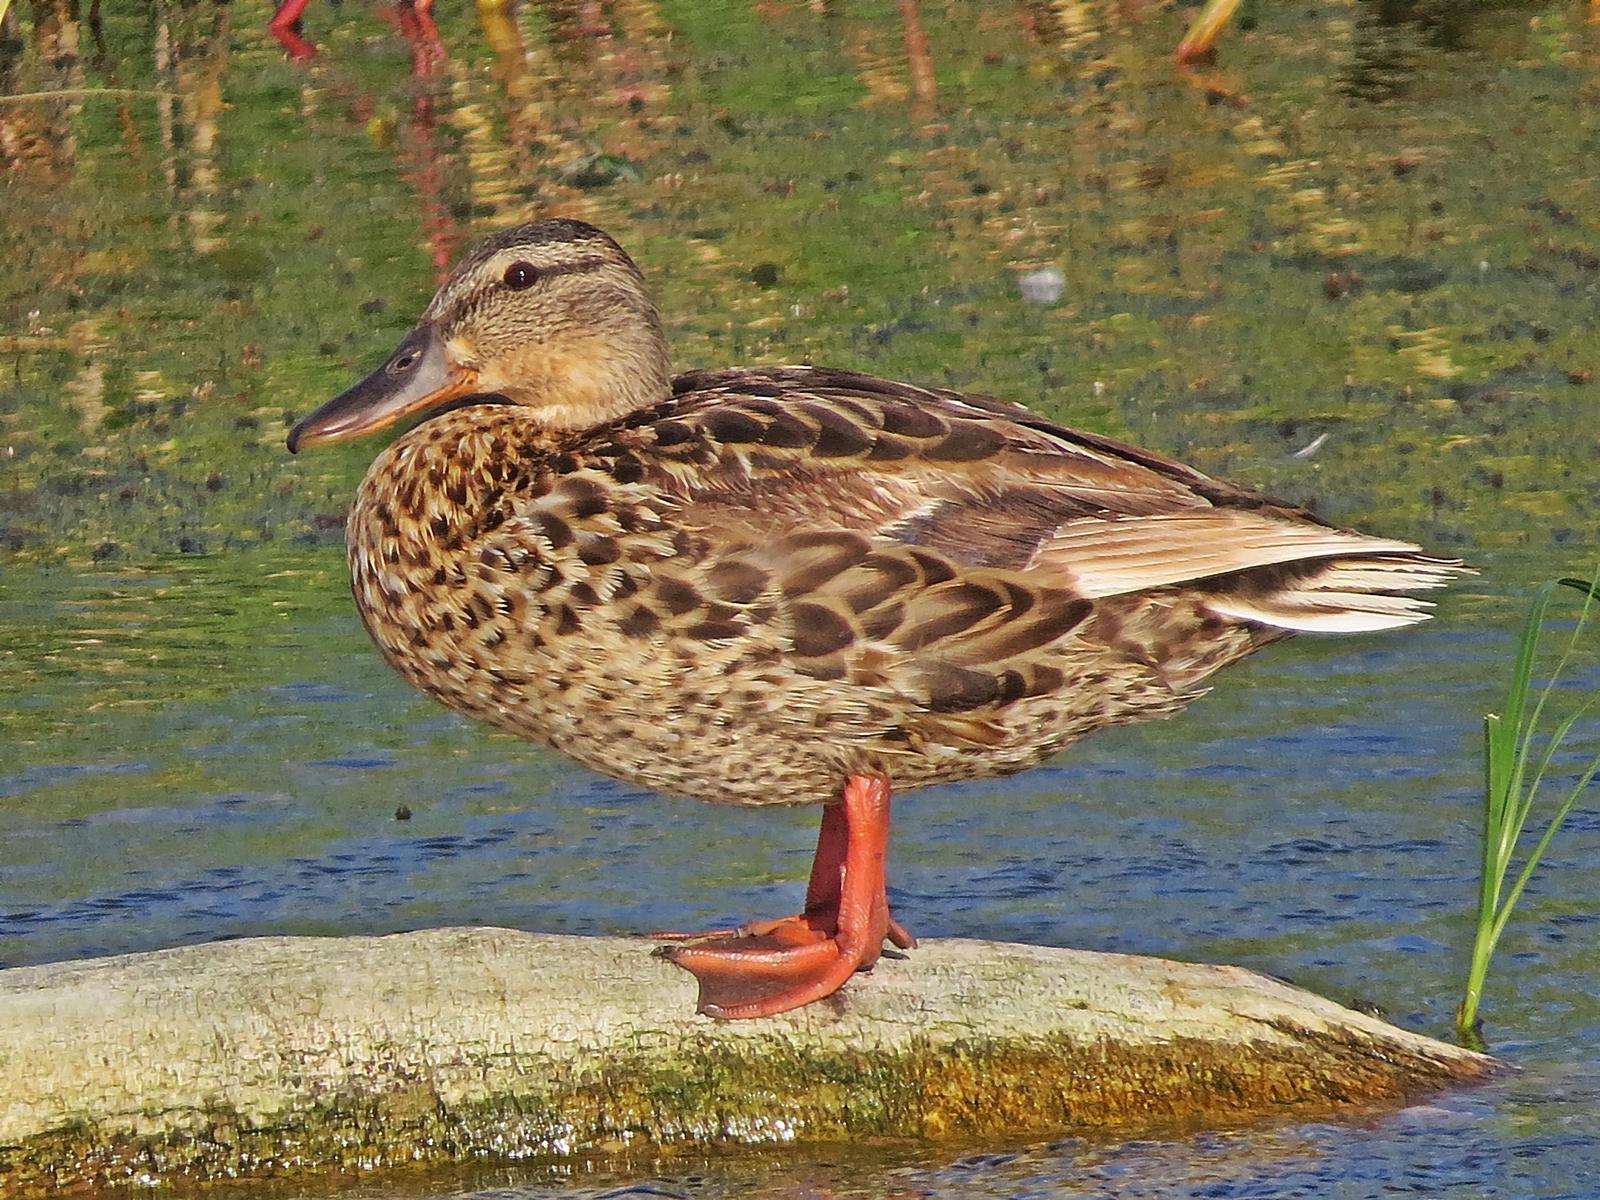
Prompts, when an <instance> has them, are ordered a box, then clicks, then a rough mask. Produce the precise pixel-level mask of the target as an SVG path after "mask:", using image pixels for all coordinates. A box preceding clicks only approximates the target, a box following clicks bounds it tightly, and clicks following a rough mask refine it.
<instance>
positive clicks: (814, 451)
mask: <svg viewBox="0 0 1600 1200" xmlns="http://www.w3.org/2000/svg"><path fill="white" fill-rule="evenodd" d="M591 446H592V447H593V448H595V449H596V450H597V451H598V452H600V453H602V454H605V455H607V456H609V458H610V459H611V462H612V464H613V470H615V469H616V467H617V465H618V464H620V467H621V471H622V476H623V477H627V478H632V477H635V476H637V477H644V476H648V477H649V481H650V483H652V484H653V485H655V487H656V488H658V489H660V491H661V492H662V493H663V494H664V495H667V496H670V497H671V498H672V500H673V502H674V512H673V514H672V520H673V523H674V525H675V526H676V527H677V528H679V529H681V530H684V531H687V532H689V533H691V534H697V535H699V536H700V537H701V538H702V539H705V545H706V547H707V550H708V551H710V552H716V548H718V547H721V548H723V550H725V551H728V552H732V551H734V550H735V549H736V548H739V553H740V554H742V555H745V556H746V557H750V556H752V555H753V561H755V562H757V563H758V564H760V565H762V567H763V569H766V568H768V567H774V568H777V569H779V570H780V571H781V572H782V574H783V576H784V579H785V593H786V594H787V595H790V596H799V595H803V594H805V593H806V592H808V591H814V590H818V589H822V590H825V591H826V590H828V588H829V584H830V582H831V581H834V580H836V579H837V578H838V576H839V575H841V574H843V573H844V572H845V571H846V570H849V569H851V568H853V567H855V566H857V565H859V562H860V561H861V560H863V559H864V558H865V557H866V556H868V555H869V554H870V555H875V556H876V559H875V561H880V562H883V561H889V560H892V561H894V562H895V563H896V564H898V565H897V566H896V568H895V569H893V570H889V569H888V568H887V567H885V568H883V569H882V570H880V571H878V572H877V574H879V575H881V576H882V578H881V580H880V584H881V586H880V588H879V589H878V590H883V589H890V590H893V589H894V588H899V589H900V590H901V593H902V594H899V595H898V597H897V598H898V599H899V600H901V601H904V600H907V599H912V600H915V601H916V602H917V603H918V604H920V606H921V607H922V608H924V609H934V610H940V611H934V612H927V613H924V614H923V615H924V616H925V617H926V618H927V621H925V622H924V624H931V626H933V627H940V626H959V627H960V629H961V630H962V631H964V632H965V634H966V635H967V637H968V638H970V637H971V636H972V635H973V634H974V633H976V632H979V630H978V629H975V628H974V624H977V625H978V626H981V627H983V628H984V629H985V630H987V631H988V632H991V633H994V632H999V630H1000V629H1001V628H1002V627H1004V626H1006V625H1007V624H1008V622H1007V621H1006V620H1005V619H1004V614H1006V613H1010V614H1012V616H1013V619H1014V620H1015V621H1016V622H1017V623H1019V624H1020V625H1021V626H1026V627H1027V628H1021V627H1018V628H1011V629H1010V630H1009V633H1010V634H1011V635H1012V637H1007V638H1002V639H998V640H999V641H1000V642H1010V641H1012V640H1013V638H1020V639H1021V640H1022V641H1024V642H1033V639H1034V637H1036V636H1042V635H1043V634H1044V633H1045V628H1042V627H1040V625H1041V616H1042V615H1043V614H1041V613H1040V610H1041V609H1045V610H1049V609H1055V610H1057V611H1058V612H1061V611H1064V612H1068V613H1070V612H1079V613H1080V614H1081V611H1082V609H1081V607H1080V604H1081V602H1086V601H1095V600H1101V599H1105V598H1109V597H1117V596H1128V595H1133V594H1143V593H1151V592H1160V591H1162V590H1163V589H1172V588H1189V589H1193V590H1194V591H1196V592H1198V593H1200V594H1202V595H1203V597H1204V606H1205V608H1206V609H1207V610H1208V611H1210V612H1211V613H1212V614H1213V615H1215V616H1218V617H1223V618H1227V619H1231V620H1236V621H1243V622H1249V623H1255V624H1260V625H1265V626H1268V627H1270V628H1275V629H1282V630H1315V631H1322V632H1358V631H1366V630H1378V629H1387V628H1392V627H1395V626H1399V625H1406V624H1411V623H1414V622H1416V621H1420V620H1423V619H1425V617H1426V616H1427V609H1428V607H1429V605H1428V604H1427V603H1426V602H1425V601H1422V600H1418V599H1416V598H1414V597H1410V596H1406V595H1402V594H1400V593H1404V592H1409V591H1416V590H1426V589H1430V588H1436V587H1440V586H1442V585H1444V584H1445V583H1447V582H1448V581H1449V580H1450V578H1451V577H1452V576H1453V575H1455V574H1458V573H1460V572H1461V571H1462V570H1463V568H1462V567H1461V565H1460V564H1459V563H1458V562H1455V561H1452V560H1445V559H1438V558H1432V557H1429V556H1426V555H1424V554H1422V553H1421V550H1420V547H1418V546H1416V545H1415V544H1413V543H1410V542H1405V541H1398V540H1394V539H1389V538H1379V537H1372V536H1369V535H1366V534H1361V533H1356V532H1353V531H1349V530H1343V529H1337V528H1334V527H1332V526H1329V525H1327V524H1325V523H1323V522H1321V521H1319V520H1317V519H1316V518H1315V517H1313V516H1312V515H1311V514H1310V513H1309V512H1307V511H1305V510H1304V509H1301V508H1298V507H1296V506H1294V505H1290V504H1287V503H1284V502H1281V501H1277V500H1274V499H1272V498H1270V497H1267V496H1264V495H1261V494H1259V493H1256V492H1252V491H1249V490H1248V489H1244V488H1240V487H1237V486H1235V485H1233V484H1229V483H1226V482H1224V481H1220V480H1216V479H1212V478H1210V477H1209V476H1206V475H1204V474H1202V473H1201V472H1199V471H1196V470H1194V469H1193V468H1191V467H1188V466H1186V465H1184V464H1182V463H1179V462H1177V461H1175V460H1173V459H1169V458H1166V457H1163V456H1161V455H1158V454H1154V453H1152V452H1151V451H1148V450H1143V449H1141V448H1138V447H1135V446H1130V445H1126V444H1124V443H1120V442H1117V441H1114V440H1112V439H1110V438H1105V437H1101V436H1098V435H1094V434H1089V433H1084V432H1081V431H1078V430H1073V429H1069V428H1066V427H1064V426H1061V425H1057V424H1055V423H1053V422H1050V421H1047V420H1045V419H1043V418H1040V417H1038V416H1036V415H1035V414H1033V413H1031V412H1029V411H1028V410H1027V409H1024V408H1022V407H1021V406H1019V405H1013V404H1008V403H1006V402H1004V401H1000V400H995V399H992V398H989V397H984V396H973V395H967V394H963V393H957V392H952V391H943V390H935V389H925V388H918V387H914V386H912V385H909V384H903V383H896V382H892V381H888V380H883V379H878V378H874V377H872V376H868V375H862V374H858V373H855V372H850V371H840V370H831V369H818V368H804V367H778V368H767V369H746V370H729V371H702V372H694V373H691V374H687V375H683V376H680V377H679V378H678V379H677V380H676V381H675V382H674V396H673V398H672V399H671V400H669V401H667V402H666V403H665V404H663V405H660V406H658V407H657V408H655V409H653V410H650V411H648V412H645V413H640V414H635V415H634V416H633V417H631V418H629V419H628V420H627V421H625V422H622V423H620V424H619V425H618V426H616V427H614V428H613V429H611V430H609V431H604V432H602V433H600V434H597V435H596V439H595V440H594V441H592V442H591ZM801 543H804V544H805V545H807V546H810V547H811V549H809V550H803V549H802V546H801ZM918 552H920V554H919V553H918ZM913 569H914V574H913V573H911V572H912V571H913ZM856 574H857V575H859V572H856ZM856 584H857V586H858V587H859V586H860V585H861V581H860V580H859V579H858V580H856ZM974 588H976V589H977V590H979V591H982V592H983V593H985V595H986V597H987V599H986V600H984V601H983V602H981V603H980V602H979V598H978V597H976V596H975V595H973V590H974ZM870 590H872V589H869V591H870ZM870 599H872V597H871V596H869V595H859V596H856V597H855V600H854V604H856V605H858V606H859V605H861V604H864V603H866V602H867V601H868V600H870ZM878 599H879V601H880V602H881V601H883V600H885V599H886V597H878ZM1024 599H1026V601H1027V602H1026V603H1025V602H1024ZM952 606H954V607H955V608H956V609H958V610H960V611H957V612H943V610H947V609H950V608H951V607H952ZM974 606H976V610H985V611H983V612H982V613H981V615H982V619H981V620H978V621H976V622H974V621H972V620H967V623H966V624H965V625H961V624H960V622H961V621H962V620H963V619H966V618H971V617H973V616H974V615H975V612H974V611H973V610H974ZM869 607H870V606H869ZM941 612H942V615H943V620H940V619H939V618H940V616H941ZM1030 613H1031V614H1033V615H1032V616H1031V617H1030V616H1029V615H1028V614H1030ZM884 623H885V621H880V622H879V624H884ZM1043 624H1044V625H1045V626H1049V625H1053V624H1054V622H1044V623H1043ZM902 632H903V631H902ZM1057 633H1059V630H1058V631H1057ZM841 636H842V634H841ZM918 636H926V634H924V635H918ZM911 640H913V641H916V640H918V637H917V636H914V637H912V639H911ZM991 640H993V639H988V638H984V639H980V642H979V644H973V645H972V646H971V647H970V651H971V654H972V655H981V654H982V653H984V652H985V651H984V649H983V646H984V645H986V644H987V643H989V642H990V641H991ZM1034 644H1037V643H1036V642H1035V643H1034ZM1003 648H1004V647H1003V646H1001V645H993V646H989V647H988V649H990V650H992V651H999V650H1001V649H1003ZM961 657H968V655H962V656H961Z"/></svg>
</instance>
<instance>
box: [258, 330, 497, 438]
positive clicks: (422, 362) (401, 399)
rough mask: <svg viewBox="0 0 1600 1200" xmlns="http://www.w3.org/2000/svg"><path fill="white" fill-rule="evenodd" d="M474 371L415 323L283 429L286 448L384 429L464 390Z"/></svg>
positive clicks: (475, 382)
mask: <svg viewBox="0 0 1600 1200" xmlns="http://www.w3.org/2000/svg"><path fill="white" fill-rule="evenodd" d="M477 385H478V373H477V372H476V371H475V370H473V369H471V368H470V367H463V366H458V365H456V364H455V363H452V362H451V361H450V354H449V351H448V350H447V349H446V348H445V344H444V341H443V339H442V338H440V337H439V332H438V330H436V329H435V328H434V327H433V326H432V325H431V324H427V325H419V326H417V327H416V328H415V329H413V330H412V331H411V332H410V333H409V334H408V335H407V336H406V339H405V341H403V342H401V343H400V345H399V346H398V347H396V348H395V352H394V353H393V354H391V355H390V356H389V361H388V362H386V363H384V364H383V366H381V367H379V368H378V369H377V370H376V371H374V372H373V373H372V374H371V375H368V376H367V377H366V378H365V379H363V380H362V381H361V382H360V383H358V384H356V385H355V386H354V387H353V388H350V389H349V390H348V391H344V392H340V393H339V394H338V395H337V396H335V397H334V398H333V399H332V400H329V401H328V402H327V403H326V404H324V405H323V406H322V407H321V408H319V409H317V411H316V412H314V413H312V414H311V415H310V416H308V417H306V418H304V419H303V420H302V421H300V423H299V424H297V425H296V426H295V427H294V428H293V429H291V430H290V431H289V453H291V454H294V453H297V452H298V451H299V449H300V447H302V446H320V445H321V444H322V443H324V442H342V441H344V440H345V439H347V438H353V437H361V436H362V435H363V434H368V433H375V432H377V431H378V430H380V429H387V428H388V427H389V426H390V425H393V424H394V423H395V422H396V421H402V420H404V419H405V418H406V417H410V416H414V415H416V414H419V413H426V412H431V411H432V410H434V409H436V408H439V407H441V406H442V405H445V404H448V403H449V402H450V401H452V400H455V399H458V398H460V397H462V396H469V395H471V394H472V392H473V391H474V389H476V387H477Z"/></svg>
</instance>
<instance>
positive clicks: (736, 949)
mask: <svg viewBox="0 0 1600 1200" xmlns="http://www.w3.org/2000/svg"><path fill="white" fill-rule="evenodd" d="M888 849H889V781H888V780H887V779H884V778H883V777H882V776H875V775H852V776H850V777H849V779H847V780H846V781H845V785H844V796H843V798H842V801H841V802H840V803H839V804H830V805H829V806H828V807H827V808H825V809H823V813H822V828H821V831H820V832H819V833H818V835H817V854H816V858H815V859H814V860H813V861H812V865H811V882H810V885H809V886H808V887H807V888H806V907H805V911H804V912H802V913H797V914H796V915H795V916H792V917H783V918H780V919H779V920H776V921H762V922H751V923H750V924H748V925H745V926H742V927H741V928H740V929H738V930H735V931H731V932H730V931H727V930H718V931H716V932H715V933H713V934H711V935H708V936H709V940H706V941H699V942H694V943H692V944H689V945H683V946H671V947H664V948H663V949H662V950H661V951H659V952H658V953H660V954H661V956H662V957H663V958H666V959H667V960H668V961H670V962H673V963H676V964H677V965H678V966H680V967H682V968H684V969H685V970H686V971H690V972H692V973H693V975H694V977H695V978H696V979H698V980H699V981H700V1006H699V1007H700V1011H701V1012H703V1013H705V1014H706V1015H707V1016H711V1017H719V1018H722V1019H723V1020H736V1019H739V1018H745V1017H770V1016H772V1015H773V1014H775V1013H781V1012H787V1011H788V1010H790V1009H792V1008H799V1007H800V1006H801V1005H803V1004H809V1003H811V1002H812V1001H813V1000H820V999H822V998H823V997H824V996H829V995H832V994H833V993H834V992H836V991H838V990H839V988H840V987H842V986H843V985H844V983H845V981H846V980H847V979H849V978H850V976H851V975H853V974H854V973H855V972H857V971H865V970H870V969H871V967H872V965H873V964H874V963H875V962H877V961H878V956H879V954H881V953H882V951H883V942H884V939H886V938H887V939H888V940H890V941H892V942H893V943H894V944H895V945H896V946H899V947H901V948H902V949H910V948H911V947H913V946H915V945H916V939H914V938H913V937H912V936H911V934H910V933H908V932H907V931H906V930H905V928H904V927H903V926H901V925H900V924H899V923H898V922H897V921H895V920H893V919H892V918H891V917H890V916H889V900H888V897H887V896H886V895H885V893H884V882H883V877H884V864H885V861H886V859H887V856H888ZM656 936H664V937H667V938H669V939H672V940H678V939H682V938H684V937H686V936H688V935H682V934H665V935H656Z"/></svg>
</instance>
